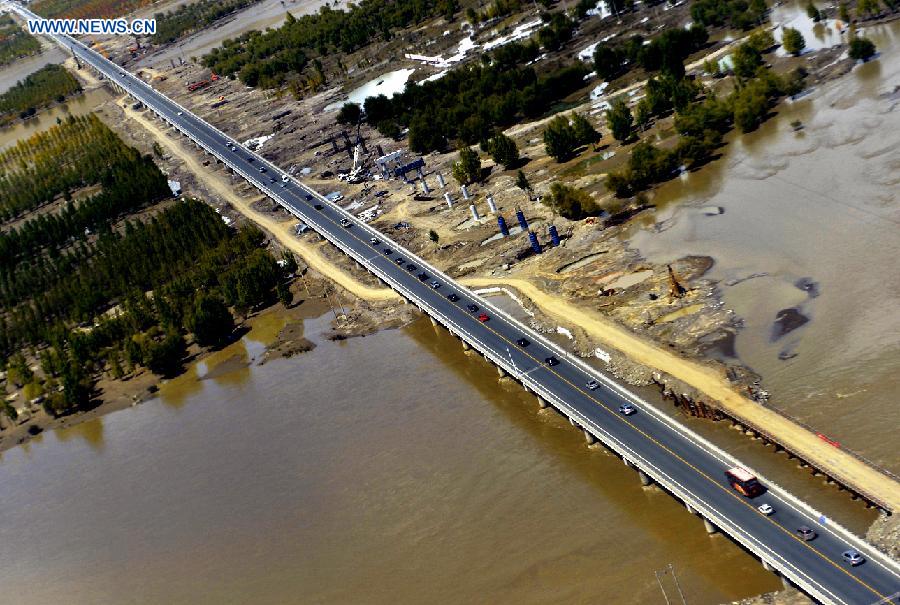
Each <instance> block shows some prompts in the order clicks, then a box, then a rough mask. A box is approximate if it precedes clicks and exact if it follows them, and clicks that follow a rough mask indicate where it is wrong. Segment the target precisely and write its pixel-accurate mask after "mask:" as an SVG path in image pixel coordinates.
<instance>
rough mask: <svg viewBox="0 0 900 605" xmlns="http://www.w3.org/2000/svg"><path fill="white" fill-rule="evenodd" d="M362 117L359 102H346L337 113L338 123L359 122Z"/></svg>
mask: <svg viewBox="0 0 900 605" xmlns="http://www.w3.org/2000/svg"><path fill="white" fill-rule="evenodd" d="M360 118H362V108H361V107H360V106H359V104H358V103H344V106H343V107H341V110H340V111H339V112H338V115H337V123H338V124H358V123H359V120H360Z"/></svg>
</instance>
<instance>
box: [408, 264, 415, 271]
mask: <svg viewBox="0 0 900 605" xmlns="http://www.w3.org/2000/svg"><path fill="white" fill-rule="evenodd" d="M406 270H407V271H415V270H416V266H415V265H414V264H412V263H409V264H408V265H406Z"/></svg>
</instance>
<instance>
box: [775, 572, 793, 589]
mask: <svg viewBox="0 0 900 605" xmlns="http://www.w3.org/2000/svg"><path fill="white" fill-rule="evenodd" d="M778 576H779V577H780V578H781V585H782V586H784V587H785V588H790V587H791V582H790V580H788V579H787V578H785V577H784V576H783V575H781V574H778Z"/></svg>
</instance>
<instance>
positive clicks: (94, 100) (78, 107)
mask: <svg viewBox="0 0 900 605" xmlns="http://www.w3.org/2000/svg"><path fill="white" fill-rule="evenodd" d="M111 98H112V96H111V95H110V93H109V91H108V90H107V89H106V87H102V86H101V87H100V88H94V89H92V90H88V91H85V92H84V93H83V94H80V95H78V96H77V97H72V98H71V99H68V100H67V101H66V102H65V103H60V104H59V105H55V106H54V107H52V108H50V109H45V110H43V111H41V112H39V113H37V114H36V115H35V116H34V117H33V118H30V119H28V120H25V121H18V122H16V123H15V124H13V125H12V126H10V127H8V128H0V150H2V149H6V148H7V147H10V146H12V145H15V144H16V141H18V140H19V139H27V138H28V137H30V136H32V135H33V134H35V133H38V132H41V131H43V130H47V129H48V128H51V127H53V126H55V125H56V121H57V119H65V118H66V117H67V116H70V115H74V116H81V115H85V114H88V113H91V112H92V111H94V110H95V109H96V108H97V107H98V106H99V105H101V104H102V103H104V102H105V101H107V100H109V99H111Z"/></svg>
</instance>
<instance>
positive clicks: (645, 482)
mask: <svg viewBox="0 0 900 605" xmlns="http://www.w3.org/2000/svg"><path fill="white" fill-rule="evenodd" d="M638 477H639V478H640V480H641V485H642V486H643V487H647V486H648V485H650V484H651V483H653V480H652V479H651V478H650V477H649V475H647V473H645V472H644V471H638Z"/></svg>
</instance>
